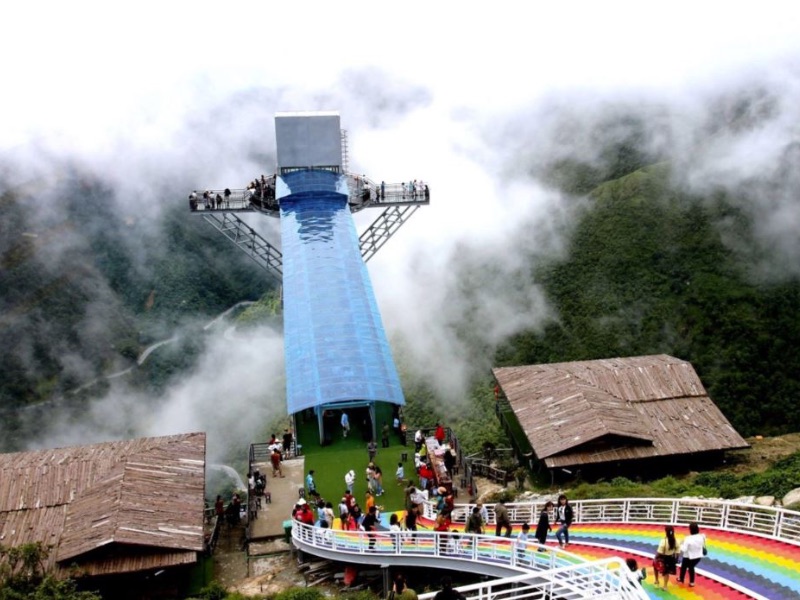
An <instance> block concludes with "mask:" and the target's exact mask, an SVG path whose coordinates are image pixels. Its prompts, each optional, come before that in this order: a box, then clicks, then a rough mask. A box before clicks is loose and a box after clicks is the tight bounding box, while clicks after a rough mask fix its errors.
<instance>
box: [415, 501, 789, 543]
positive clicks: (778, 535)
mask: <svg viewBox="0 0 800 600" xmlns="http://www.w3.org/2000/svg"><path fill="white" fill-rule="evenodd" d="M544 504H545V501H540V502H522V503H507V504H506V509H508V513H509V517H510V519H511V522H512V523H531V522H534V521H535V520H536V519H537V516H538V514H539V512H541V510H542V509H543V508H544ZM570 504H571V505H572V510H573V512H574V515H575V517H574V520H575V522H576V523H663V524H672V525H677V524H680V523H683V524H686V523H691V522H696V523H697V524H698V525H700V526H701V527H712V528H718V529H725V530H728V531H737V532H740V533H747V534H751V535H758V536H762V537H767V538H771V539H776V540H780V541H783V542H787V543H789V544H793V545H795V546H800V511H796V510H789V509H786V508H783V507H775V506H760V505H756V504H744V503H740V502H736V501H733V500H712V499H706V498H614V499H604V500H575V501H571V502H570ZM473 506H475V505H474V504H458V505H456V507H455V509H454V510H453V513H452V516H451V518H452V520H453V521H454V522H465V521H466V518H467V516H468V515H469V514H470V513H471V511H472V507H473ZM487 510H488V513H489V523H494V522H495V521H494V509H493V508H492V507H487ZM424 516H425V517H427V518H431V519H432V518H435V516H436V510H435V505H434V504H433V503H432V502H427V503H425V506H424Z"/></svg>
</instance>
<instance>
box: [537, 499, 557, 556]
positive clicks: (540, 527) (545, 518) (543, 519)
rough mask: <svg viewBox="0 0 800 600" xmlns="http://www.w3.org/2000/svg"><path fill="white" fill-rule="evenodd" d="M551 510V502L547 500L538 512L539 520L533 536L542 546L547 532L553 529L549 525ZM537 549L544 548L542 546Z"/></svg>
mask: <svg viewBox="0 0 800 600" xmlns="http://www.w3.org/2000/svg"><path fill="white" fill-rule="evenodd" d="M551 510H553V503H552V502H550V501H549V500H548V501H547V503H546V504H545V505H544V508H543V509H542V512H540V513H539V522H538V523H537V525H536V534H535V537H536V539H537V540H538V541H539V543H540V544H541V545H542V546H544V545H545V542H546V541H547V532H549V531H552V530H553V528H552V527H551V526H550V511H551ZM539 550H544V548H539Z"/></svg>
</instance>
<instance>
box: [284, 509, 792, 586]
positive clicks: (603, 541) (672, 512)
mask: <svg viewBox="0 0 800 600" xmlns="http://www.w3.org/2000/svg"><path fill="white" fill-rule="evenodd" d="M506 507H507V508H508V510H509V513H510V516H511V519H512V521H513V522H514V523H515V525H514V527H513V532H512V538H513V537H516V535H518V533H519V531H520V530H521V525H522V523H526V522H527V523H533V522H534V521H535V519H534V515H537V514H538V512H539V511H540V510H541V508H542V507H541V506H537V504H536V503H524V504H522V503H521V504H507V505H506ZM471 509H472V505H457V506H456V508H455V510H454V511H453V520H454V523H453V526H452V528H453V529H456V530H461V531H463V521H464V517H465V515H466V514H469V512H471ZM573 509H574V511H575V523H573V525H572V527H570V544H569V546H568V548H567V549H566V550H567V551H561V550H559V549H558V547H557V544H556V543H555V540H554V539H552V541H549V542H548V547H547V551H546V552H539V551H537V547H536V544H535V542H534V543H533V544H531V543H530V542H529V543H528V544H527V545H525V546H524V548H523V549H522V551H520V547H519V546H520V545H519V544H518V543H516V542H515V541H514V540H513V539H508V538H499V537H496V536H493V535H482V536H473V535H469V534H466V535H465V534H457V535H455V536H453V535H452V533H450V534H443V535H442V534H438V533H435V532H433V531H432V528H433V517H434V515H435V512H434V507H433V505H432V504H426V505H424V511H425V515H424V516H422V517H420V518H419V519H418V521H417V524H418V527H419V529H420V531H418V532H417V533H415V534H414V535H413V536H412V535H411V534H410V533H405V532H402V533H399V534H397V533H395V534H390V533H389V532H388V531H383V532H381V533H379V534H377V535H376V537H375V538H374V539H373V541H374V543H373V544H372V548H369V547H368V545H367V539H368V538H367V537H365V536H366V534H365V533H364V532H343V531H332V530H327V531H326V530H321V529H320V528H308V529H304V530H302V531H299V532H296V533H294V534H293V535H294V539H295V543H296V544H298V545H305V546H309V545H310V546H315V545H316V546H319V547H317V548H308V547H305V548H304V549H306V550H309V551H311V552H312V553H322V554H323V555H325V556H327V557H328V558H333V559H338V560H343V561H350V562H364V563H375V561H377V562H379V563H383V564H388V563H391V564H420V560H421V559H422V560H424V561H426V562H425V564H426V565H427V566H430V567H432V568H449V569H458V570H472V571H473V572H476V573H484V574H487V575H492V576H494V577H510V576H513V575H515V574H517V575H516V576H517V577H519V576H520V575H518V573H520V572H522V573H527V574H528V575H529V576H533V575H534V574H535V577H536V578H537V581H539V582H541V581H543V580H545V579H546V578H547V576H548V575H547V574H548V573H556V572H559V571H564V570H565V569H566V571H564V572H565V573H567V572H568V573H569V575H570V577H579V576H586V577H589V578H592V577H594V578H596V577H600V575H599V574H598V573H599V572H598V571H597V570H596V569H597V565H598V564H600V563H598V561H599V560H600V561H602V560H605V562H604V563H603V564H604V565H605V567H604V568H605V569H607V570H610V571H611V570H613V571H614V572H615V573H616V575H615V577H616V578H617V579H619V575H620V574H621V573H624V570H620V566H624V565H620V564H618V563H621V562H622V561H624V559H626V558H635V559H636V560H637V561H638V563H639V566H640V567H646V568H647V570H648V577H647V580H646V581H645V582H644V585H643V588H644V591H645V592H646V593H647V595H648V596H649V597H650V598H687V599H699V598H702V599H704V600H717V599H736V600H739V599H744V598H753V599H756V600H790V599H792V600H796V599H798V598H800V512H797V511H790V510H784V509H780V508H774V507H763V506H755V505H746V504H739V503H735V502H731V501H719V500H703V499H640V498H632V499H611V500H586V501H578V502H574V503H573ZM397 514H398V515H402V514H403V513H402V511H400V512H398V513H397ZM390 515H391V513H385V514H384V515H382V521H383V523H384V525H386V524H387V523H388V520H389V517H390ZM493 519H494V515H493V512H492V510H491V509H489V526H488V527H487V530H488V531H491V529H492V528H493ZM692 521H694V522H697V523H698V524H699V525H700V527H701V530H702V532H703V533H705V534H706V536H707V538H708V542H707V547H708V556H707V557H705V558H703V560H702V561H701V562H700V564H699V566H698V568H697V579H696V585H695V587H689V585H688V577H687V581H686V583H685V584H679V583H678V582H677V581H676V578H671V580H670V584H669V589H668V590H667V591H664V590H662V589H661V588H658V587H656V586H655V585H654V581H653V573H652V556H653V554H654V552H655V548H656V547H657V545H658V543H659V541H660V539H661V538H662V536H663V532H664V526H665V525H666V524H671V525H673V526H674V527H675V530H676V534H677V537H678V539H679V541H680V540H681V539H682V538H683V536H685V535H687V533H688V523H690V522H692ZM319 532H324V533H322V535H323V536H327V539H326V540H324V541H321V542H320V543H317V542H316V541H314V540H312V537H313V536H319V535H320V533H319ZM404 536H405V537H404ZM551 538H552V536H551ZM409 542H413V546H411V545H409ZM354 553H355V554H358V555H359V556H358V558H357V559H356V560H354V559H355V557H354V556H352V555H353V554H354ZM347 555H349V556H347ZM456 561H457V562H456ZM468 564H469V565H471V566H467V565H468ZM581 565H585V566H587V569H595V571H593V573H594V574H593V575H591V576H589V575H586V573H588V572H589V571H588V570H587V571H586V572H583V571H581ZM588 565H595V566H594V567H588ZM571 569H572V570H571ZM537 585H538V583H537ZM593 585H594V580H592V583H587V586H588V588H587V589H589V588H591V587H592V586H593ZM623 588H624V586H623ZM575 593H579V592H577V591H576V592H575ZM620 593H622V595H619V594H620ZM639 593H641V591H640V592H639ZM564 597H570V598H572V597H574V598H583V597H591V596H590V595H586V596H582V595H574V596H573V595H570V596H564ZM612 597H618V598H619V597H631V596H629V595H628V592H627V591H625V590H624V589H623V591H622V592H619V591H618V592H617V593H616V595H613V596H612Z"/></svg>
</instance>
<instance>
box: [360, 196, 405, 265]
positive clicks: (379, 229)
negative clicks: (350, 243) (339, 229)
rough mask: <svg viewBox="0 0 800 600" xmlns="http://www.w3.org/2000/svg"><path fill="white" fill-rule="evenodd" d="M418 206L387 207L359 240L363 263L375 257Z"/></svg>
mask: <svg viewBox="0 0 800 600" xmlns="http://www.w3.org/2000/svg"><path fill="white" fill-rule="evenodd" d="M419 207H420V205H419V204H416V205H413V204H412V205H403V206H389V207H387V208H385V209H384V211H383V212H382V213H381V214H380V216H379V217H378V218H377V219H375V221H374V222H373V223H372V225H370V226H369V227H368V228H367V229H366V231H364V233H362V234H361V235H360V236H359V238H358V241H359V247H360V248H361V256H362V257H363V258H364V262H367V261H368V260H369V259H370V258H372V257H373V256H375V253H376V252H377V251H378V250H380V249H381V246H383V245H384V244H385V243H386V242H387V241H389V238H390V237H392V236H393V235H394V234H395V233H397V230H398V229H400V226H401V225H403V223H405V222H406V221H408V219H409V218H411V215H413V214H414V213H415V212H416V211H417V210H418V209H419Z"/></svg>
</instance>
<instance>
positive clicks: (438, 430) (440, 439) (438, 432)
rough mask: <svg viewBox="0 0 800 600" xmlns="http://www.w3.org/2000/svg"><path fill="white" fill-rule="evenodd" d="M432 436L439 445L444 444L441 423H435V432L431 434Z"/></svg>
mask: <svg viewBox="0 0 800 600" xmlns="http://www.w3.org/2000/svg"><path fill="white" fill-rule="evenodd" d="M433 437H435V438H436V441H437V442H439V445H440V446H441V445H442V444H444V427H442V425H441V423H437V424H436V433H434V434H433Z"/></svg>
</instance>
